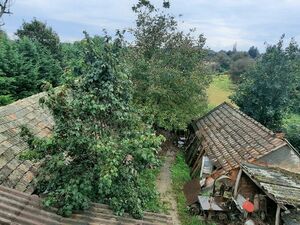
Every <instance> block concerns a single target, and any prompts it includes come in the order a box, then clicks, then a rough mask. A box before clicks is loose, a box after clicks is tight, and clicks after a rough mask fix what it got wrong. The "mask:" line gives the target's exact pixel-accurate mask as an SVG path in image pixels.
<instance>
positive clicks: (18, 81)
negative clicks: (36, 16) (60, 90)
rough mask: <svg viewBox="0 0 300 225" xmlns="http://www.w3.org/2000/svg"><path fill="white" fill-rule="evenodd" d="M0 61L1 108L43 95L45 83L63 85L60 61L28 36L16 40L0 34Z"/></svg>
mask: <svg viewBox="0 0 300 225" xmlns="http://www.w3.org/2000/svg"><path fill="white" fill-rule="evenodd" d="M0 59H1V60H0V105H5V104H8V103H11V102H12V101H14V100H17V99H20V98H24V97H28V96H30V95H32V94H35V93H38V92H40V91H41V86H42V84H43V83H44V82H45V81H47V82H49V83H51V84H52V85H53V86H57V85H58V84H59V83H60V79H61V75H62V73H63V71H62V68H61V67H60V65H59V62H58V61H57V60H56V59H54V58H53V56H52V55H51V54H49V51H48V50H47V49H46V48H44V47H43V46H42V45H40V44H39V43H38V42H36V41H32V40H30V39H29V38H28V37H26V36H24V37H23V38H20V39H18V40H16V41H15V40H10V39H9V38H8V37H7V36H6V34H5V33H4V32H0Z"/></svg>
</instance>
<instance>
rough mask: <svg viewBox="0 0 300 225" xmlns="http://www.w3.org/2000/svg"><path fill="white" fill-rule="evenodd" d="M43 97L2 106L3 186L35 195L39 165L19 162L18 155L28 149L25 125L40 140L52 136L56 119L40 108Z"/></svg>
mask: <svg viewBox="0 0 300 225" xmlns="http://www.w3.org/2000/svg"><path fill="white" fill-rule="evenodd" d="M44 95H45V93H40V94H37V95H33V96H31V97H29V98H25V99H22V100H19V101H16V102H14V103H12V104H10V105H7V106H2V107H0V185H4V186H6V187H10V188H15V189H17V190H19V191H24V192H28V193H32V192H33V187H32V185H31V183H32V180H33V177H34V174H35V173H36V170H37V165H35V164H33V163H32V162H30V161H27V160H26V161H22V160H20V159H19V155H20V154H21V153H22V152H23V151H24V150H26V149H27V144H26V143H25V142H24V140H23V139H22V138H21V137H20V135H19V133H20V126H21V125H26V126H27V127H28V128H29V129H30V130H31V131H32V132H33V133H34V134H36V135H37V136H39V137H45V136H48V135H49V134H50V132H51V128H52V127H53V124H54V122H53V119H52V117H51V115H50V113H49V112H48V111H47V110H45V109H43V108H42V107H41V106H40V105H39V99H40V97H42V96H44Z"/></svg>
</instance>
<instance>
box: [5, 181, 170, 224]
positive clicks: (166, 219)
mask: <svg viewBox="0 0 300 225" xmlns="http://www.w3.org/2000/svg"><path fill="white" fill-rule="evenodd" d="M0 224H7V225H9V224H19V225H28V224H30V225H43V224H47V225H50V224H51V225H96V224H97V225H111V224H114V225H119V224H123V225H153V224H156V225H168V224H169V225H171V224H172V219H171V217H170V216H167V215H164V214H158V213H147V212H146V213H145V214H144V219H143V220H135V219H133V218H131V217H129V216H128V215H126V216H125V217H119V216H115V215H113V212H112V211H111V210H110V209H109V208H108V206H107V205H102V204H93V205H92V207H91V208H90V209H89V210H87V211H86V212H83V213H79V214H74V215H73V216H72V217H71V218H64V217H61V216H59V215H57V214H56V213H55V209H50V210H49V209H48V210H46V209H44V208H43V206H42V204H41V199H40V198H39V197H37V196H34V195H29V194H26V193H23V192H20V191H17V190H14V189H11V188H7V187H4V186H1V185H0Z"/></svg>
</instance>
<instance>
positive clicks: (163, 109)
mask: <svg viewBox="0 0 300 225" xmlns="http://www.w3.org/2000/svg"><path fill="white" fill-rule="evenodd" d="M169 6H170V5H169V4H164V7H165V8H168V7H169ZM133 11H134V12H135V13H136V15H137V19H136V27H135V28H134V29H132V30H131V32H132V34H133V35H134V37H135V43H134V45H132V46H130V48H129V60H128V62H129V63H131V64H130V66H131V73H132V75H133V82H134V86H135V93H134V99H135V103H136V104H137V106H138V107H140V108H142V109H143V110H144V112H145V115H146V116H149V117H152V121H153V123H154V124H156V125H157V126H159V127H162V128H165V129H168V130H172V129H185V128H186V126H187V124H188V123H189V122H190V121H191V120H192V119H193V118H196V117H198V116H199V115H201V113H203V111H204V110H205V108H206V104H207V100H206V87H207V86H208V84H209V80H210V79H209V76H207V70H206V69H205V67H204V64H203V61H204V60H203V58H204V54H205V53H206V51H205V50H204V48H203V47H204V45H205V38H204V37H203V35H200V36H199V37H198V38H194V35H193V34H192V33H188V34H185V33H183V32H181V31H180V30H179V28H178V23H177V21H176V20H175V18H174V17H173V16H172V15H169V14H166V13H165V12H164V11H161V10H159V9H157V8H156V7H155V6H154V5H152V4H151V3H150V2H149V1H146V0H143V1H139V2H138V4H136V5H135V6H134V7H133Z"/></svg>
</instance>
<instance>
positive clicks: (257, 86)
mask: <svg viewBox="0 0 300 225" xmlns="http://www.w3.org/2000/svg"><path fill="white" fill-rule="evenodd" d="M283 39H284V36H283V37H282V38H281V39H280V40H279V42H278V43H277V44H276V45H269V46H268V47H267V49H266V53H265V54H263V55H262V56H261V59H260V60H258V62H257V64H256V65H255V66H254V67H252V68H251V69H250V70H249V71H248V72H247V73H246V74H245V76H244V77H243V80H242V83H241V85H240V86H239V87H238V89H237V91H236V93H235V94H234V95H233V96H232V99H233V101H234V102H235V103H236V104H237V105H238V106H239V107H240V109H241V110H242V111H244V112H245V113H246V114H248V115H249V116H251V117H253V118H254V119H256V120H258V121H259V122H261V123H262V124H264V125H265V126H267V127H269V128H272V129H277V128H280V127H281V124H282V119H283V117H284V116H285V115H286V113H287V112H288V111H289V107H290V106H291V104H292V103H293V99H292V98H291V95H293V93H294V92H295V85H296V84H297V82H296V79H297V76H298V75H297V74H298V73H299V64H298V63H296V60H295V59H296V58H297V57H298V55H299V50H298V46H297V44H296V43H295V42H294V41H293V40H292V41H291V42H290V44H289V46H288V47H287V48H284V47H283Z"/></svg>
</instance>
